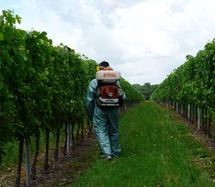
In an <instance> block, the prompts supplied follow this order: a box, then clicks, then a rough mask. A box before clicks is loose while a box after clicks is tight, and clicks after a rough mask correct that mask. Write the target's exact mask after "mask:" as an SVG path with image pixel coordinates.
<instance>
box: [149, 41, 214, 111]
mask: <svg viewBox="0 0 215 187" xmlns="http://www.w3.org/2000/svg"><path fill="white" fill-rule="evenodd" d="M214 85H215V39H214V40H213V41H212V42H211V43H208V44H206V45H205V48H204V50H200V51H199V52H198V53H197V55H196V56H195V57H193V56H191V55H187V59H186V62H185V63H184V64H183V65H182V66H180V67H179V68H177V69H176V70H175V71H174V72H173V73H171V74H170V75H169V76H168V78H167V79H165V80H164V81H163V83H161V85H160V86H159V87H158V89H157V90H156V91H155V92H154V94H153V98H154V99H155V100H160V101H166V100H174V101H178V102H180V103H187V104H196V105H198V107H202V108H208V109H209V110H214V107H215V94H214V93H215V86H214Z"/></svg>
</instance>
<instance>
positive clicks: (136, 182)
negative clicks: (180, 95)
mask: <svg viewBox="0 0 215 187" xmlns="http://www.w3.org/2000/svg"><path fill="white" fill-rule="evenodd" d="M174 116H175V115H174V114H173V113H171V112H169V111H167V110H165V109H162V108H161V107H160V106H158V105H156V104H154V103H152V102H144V103H141V104H139V105H137V106H135V107H133V108H131V109H129V111H127V112H126V113H124V114H123V115H122V116H121V120H120V143H121V146H122V150H123V151H122V155H121V157H120V158H118V159H115V160H113V161H112V162H108V161H103V160H101V159H99V157H98V159H97V160H95V162H94V164H93V166H92V167H91V168H89V169H88V170H87V171H86V172H85V173H84V174H83V175H82V176H81V177H79V178H78V179H77V180H76V181H75V183H74V184H73V185H72V186H83V187H86V186H91V187H106V186H107V187H114V186H117V187H119V186H126V187H127V186H132V187H133V186H141V187H142V186H146V187H151V186H152V187H155V186H156V187H161V186H165V187H166V186H172V187H175V186H179V187H192V186H193V187H207V186H215V185H214V184H212V183H211V182H210V181H209V180H208V176H207V173H206V172H203V171H201V170H200V169H198V168H197V167H196V166H195V165H194V164H193V162H192V161H193V160H195V159H203V158H204V157H207V155H208V152H207V150H205V149H204V148H203V147H202V146H201V145H200V144H199V143H198V142H197V141H195V140H193V138H192V137H191V135H190V133H189V131H188V128H187V126H185V125H184V124H182V122H179V121H178V120H176V118H175V117H174Z"/></svg>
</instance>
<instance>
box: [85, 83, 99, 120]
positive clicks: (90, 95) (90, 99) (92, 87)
mask: <svg viewBox="0 0 215 187" xmlns="http://www.w3.org/2000/svg"><path fill="white" fill-rule="evenodd" d="M96 83H97V82H96V80H95V79H94V80H92V81H91V82H90V83H89V86H88V89H87V96H86V108H87V112H88V117H89V120H90V121H91V122H92V120H93V111H94V107H95V102H94V99H95V92H96V86H97V85H96Z"/></svg>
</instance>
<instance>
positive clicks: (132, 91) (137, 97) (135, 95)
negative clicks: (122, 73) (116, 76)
mask: <svg viewBox="0 0 215 187" xmlns="http://www.w3.org/2000/svg"><path fill="white" fill-rule="evenodd" d="M120 85H121V87H122V89H123V91H124V92H125V94H126V101H132V102H136V101H141V100H143V99H144V97H143V95H142V94H141V93H140V92H139V91H138V90H137V89H136V88H135V87H134V86H132V85H131V84H130V83H129V82H128V81H126V80H125V79H121V80H120Z"/></svg>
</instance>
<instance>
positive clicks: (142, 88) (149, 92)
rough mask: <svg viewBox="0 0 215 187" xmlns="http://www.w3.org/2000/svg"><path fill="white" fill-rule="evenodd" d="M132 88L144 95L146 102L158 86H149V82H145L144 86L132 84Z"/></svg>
mask: <svg viewBox="0 0 215 187" xmlns="http://www.w3.org/2000/svg"><path fill="white" fill-rule="evenodd" d="M133 86H134V87H135V88H136V89H137V90H139V91H140V92H141V93H142V94H143V95H144V97H145V99H146V100H149V99H150V97H151V95H152V93H153V92H154V90H155V89H156V88H157V86H158V85H157V84H155V85H151V84H150V83H149V82H147V83H145V84H144V85H140V84H134V85H133Z"/></svg>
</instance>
